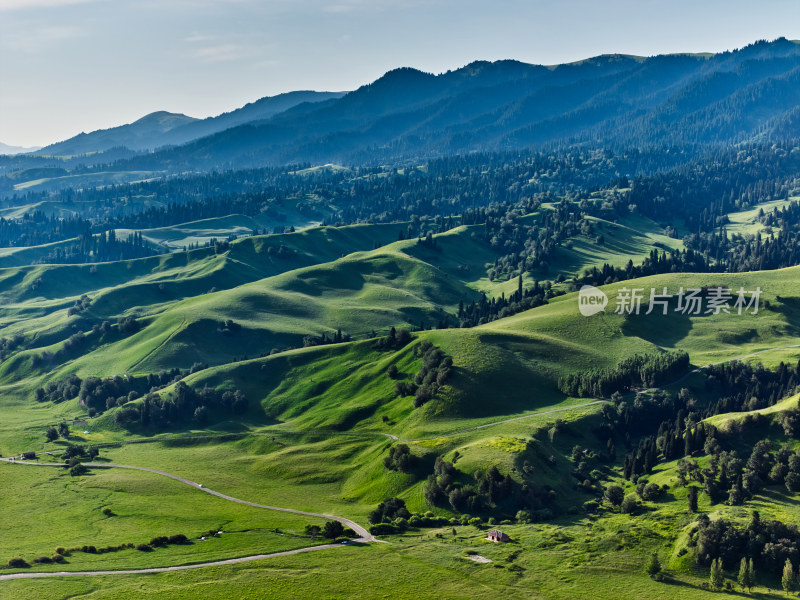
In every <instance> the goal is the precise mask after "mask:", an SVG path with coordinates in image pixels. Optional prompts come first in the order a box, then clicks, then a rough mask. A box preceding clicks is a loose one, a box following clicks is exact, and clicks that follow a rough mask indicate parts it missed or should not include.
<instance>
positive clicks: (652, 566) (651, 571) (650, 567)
mask: <svg viewBox="0 0 800 600" xmlns="http://www.w3.org/2000/svg"><path fill="white" fill-rule="evenodd" d="M659 572H661V563H660V562H659V560H658V554H657V553H656V552H653V555H652V556H651V557H650V560H649V561H648V563H647V574H648V575H650V577H653V576H654V575H657V574H658V573H659Z"/></svg>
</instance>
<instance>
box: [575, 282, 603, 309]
mask: <svg viewBox="0 0 800 600" xmlns="http://www.w3.org/2000/svg"><path fill="white" fill-rule="evenodd" d="M607 304H608V296H606V295H605V293H603V292H602V291H601V290H598V289H597V288H596V287H594V286H593V285H585V286H583V287H582V288H581V291H580V292H578V309H579V310H580V311H581V314H582V315H583V316H584V317H591V316H592V315H596V314H597V313H599V312H603V311H604V310H605V308H606V305H607Z"/></svg>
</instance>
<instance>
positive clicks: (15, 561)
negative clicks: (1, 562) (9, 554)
mask: <svg viewBox="0 0 800 600" xmlns="http://www.w3.org/2000/svg"><path fill="white" fill-rule="evenodd" d="M8 567H9V568H10V569H26V568H28V567H30V565H29V564H28V563H27V562H25V559H24V558H12V559H11V560H10V561H8Z"/></svg>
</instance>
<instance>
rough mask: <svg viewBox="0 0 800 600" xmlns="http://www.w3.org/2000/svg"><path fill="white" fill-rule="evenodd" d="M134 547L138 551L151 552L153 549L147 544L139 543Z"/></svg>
mask: <svg viewBox="0 0 800 600" xmlns="http://www.w3.org/2000/svg"><path fill="white" fill-rule="evenodd" d="M136 549H137V550H139V551H140V552H152V551H153V547H152V546H150V545H149V544H139V545H137V546H136Z"/></svg>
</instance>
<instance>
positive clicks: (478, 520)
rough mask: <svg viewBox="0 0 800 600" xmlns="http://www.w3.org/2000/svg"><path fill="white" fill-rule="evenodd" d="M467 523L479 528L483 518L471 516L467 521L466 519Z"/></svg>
mask: <svg viewBox="0 0 800 600" xmlns="http://www.w3.org/2000/svg"><path fill="white" fill-rule="evenodd" d="M467 525H472V526H473V527H477V528H478V529H480V528H481V525H483V519H481V518H480V517H472V518H471V519H470V520H469V521H467Z"/></svg>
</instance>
